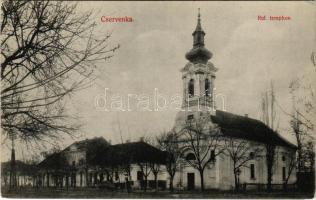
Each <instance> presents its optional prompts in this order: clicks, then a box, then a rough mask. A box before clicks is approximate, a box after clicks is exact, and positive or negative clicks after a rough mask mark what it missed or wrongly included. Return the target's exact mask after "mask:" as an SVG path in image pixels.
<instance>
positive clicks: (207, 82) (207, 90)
mask: <svg viewBox="0 0 316 200" xmlns="http://www.w3.org/2000/svg"><path fill="white" fill-rule="evenodd" d="M204 87H205V96H209V95H210V81H209V80H208V79H205V86H204Z"/></svg>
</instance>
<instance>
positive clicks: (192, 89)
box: [189, 79, 194, 97]
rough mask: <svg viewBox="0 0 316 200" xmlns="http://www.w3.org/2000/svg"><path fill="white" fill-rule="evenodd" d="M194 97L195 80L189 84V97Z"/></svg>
mask: <svg viewBox="0 0 316 200" xmlns="http://www.w3.org/2000/svg"><path fill="white" fill-rule="evenodd" d="M193 96H194V80H193V79H191V80H190V82H189V97H193Z"/></svg>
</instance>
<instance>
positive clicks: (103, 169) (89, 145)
mask: <svg viewBox="0 0 316 200" xmlns="http://www.w3.org/2000/svg"><path fill="white" fill-rule="evenodd" d="M164 156H165V153H164V152H162V151H160V150H159V149H157V148H155V147H153V146H151V145H149V144H147V143H145V142H142V141H140V142H130V143H124V144H117V145H111V144H109V143H108V142H107V141H106V140H105V139H104V138H103V137H99V138H93V139H86V140H83V141H78V142H75V143H73V144H71V145H70V146H68V147H67V148H65V149H64V150H62V151H61V152H58V153H54V154H52V155H50V156H49V157H47V158H46V159H45V160H43V161H42V162H41V163H39V165H38V167H39V169H40V170H39V173H38V177H37V182H38V183H39V185H41V186H44V187H51V186H55V187H97V186H98V187H99V186H100V185H102V184H103V183H104V182H111V183H115V184H116V185H117V186H122V184H125V183H126V181H128V182H129V184H131V186H132V187H133V188H143V187H144V184H145V183H144V182H146V183H147V184H146V186H152V185H153V181H154V179H155V176H154V174H153V173H152V167H153V165H156V168H157V167H158V168H159V170H158V173H157V177H156V178H157V182H158V183H159V186H160V188H166V181H165V180H166V173H164V172H163V164H164V162H165V161H164V160H165V159H164Z"/></svg>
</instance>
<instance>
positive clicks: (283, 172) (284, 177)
mask: <svg viewBox="0 0 316 200" xmlns="http://www.w3.org/2000/svg"><path fill="white" fill-rule="evenodd" d="M285 179H286V167H282V180H283V181H285Z"/></svg>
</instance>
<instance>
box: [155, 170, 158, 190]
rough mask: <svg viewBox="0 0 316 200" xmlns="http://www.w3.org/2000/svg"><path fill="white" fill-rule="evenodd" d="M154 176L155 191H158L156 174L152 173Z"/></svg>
mask: <svg viewBox="0 0 316 200" xmlns="http://www.w3.org/2000/svg"><path fill="white" fill-rule="evenodd" d="M154 176H155V190H156V191H158V180H157V179H158V174H157V173H154Z"/></svg>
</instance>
